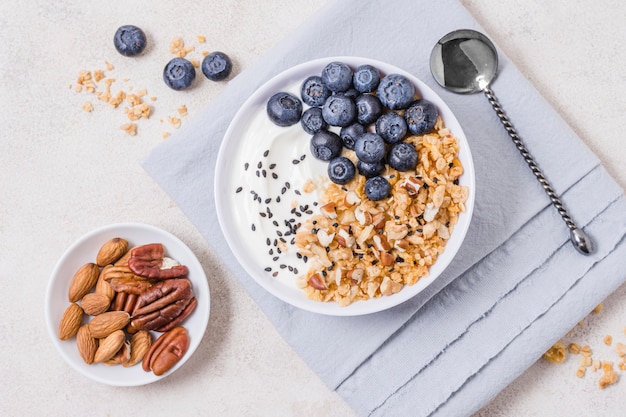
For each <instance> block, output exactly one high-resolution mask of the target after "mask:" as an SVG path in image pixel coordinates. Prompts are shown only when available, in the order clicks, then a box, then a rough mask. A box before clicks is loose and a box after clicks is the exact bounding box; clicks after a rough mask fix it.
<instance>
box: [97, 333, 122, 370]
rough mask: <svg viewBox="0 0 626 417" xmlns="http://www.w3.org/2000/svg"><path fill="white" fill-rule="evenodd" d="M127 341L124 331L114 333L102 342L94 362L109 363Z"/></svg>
mask: <svg viewBox="0 0 626 417" xmlns="http://www.w3.org/2000/svg"><path fill="white" fill-rule="evenodd" d="M92 335H93V333H92ZM125 340H126V335H125V334H124V331H123V330H116V331H114V332H112V333H111V334H109V335H108V336H107V337H105V338H104V339H102V340H101V341H100V345H99V346H98V350H97V351H96V354H95V356H94V359H93V361H94V362H96V363H99V362H105V361H108V360H109V359H111V358H112V357H113V356H114V355H115V354H116V353H117V352H118V351H119V350H120V348H121V347H122V345H123V344H124V341H125Z"/></svg>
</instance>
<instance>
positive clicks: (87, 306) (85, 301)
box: [80, 282, 111, 316]
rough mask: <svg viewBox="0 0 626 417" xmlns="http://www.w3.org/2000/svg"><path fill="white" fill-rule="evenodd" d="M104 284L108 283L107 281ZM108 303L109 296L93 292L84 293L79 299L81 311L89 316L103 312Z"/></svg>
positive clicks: (109, 302)
mask: <svg viewBox="0 0 626 417" xmlns="http://www.w3.org/2000/svg"><path fill="white" fill-rule="evenodd" d="M105 283H106V282H105ZM106 284H107V285H108V283H106ZM109 304H111V300H110V299H109V297H107V296H106V295H102V294H98V293H95V292H90V293H89V294H85V296H84V297H83V298H82V299H81V300H80V306H81V307H82V308H83V311H84V312H85V314H89V315H90V316H97V315H98V314H100V313H104V312H105V311H107V309H108V308H109Z"/></svg>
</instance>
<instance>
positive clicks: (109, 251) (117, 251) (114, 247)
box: [96, 237, 128, 266]
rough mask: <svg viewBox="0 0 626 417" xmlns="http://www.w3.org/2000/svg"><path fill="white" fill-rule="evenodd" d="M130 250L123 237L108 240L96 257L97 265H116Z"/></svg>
mask: <svg viewBox="0 0 626 417" xmlns="http://www.w3.org/2000/svg"><path fill="white" fill-rule="evenodd" d="M127 250H128V241H127V240H126V239H122V238H121V237H114V238H113V239H110V240H107V241H106V242H104V244H103V245H102V246H101V247H100V250H99V251H98V254H97V255H96V263H97V264H98V265H99V266H105V265H109V264H112V263H114V262H115V261H117V260H118V259H120V258H121V257H122V256H123V255H124V254H125V253H126V251H127Z"/></svg>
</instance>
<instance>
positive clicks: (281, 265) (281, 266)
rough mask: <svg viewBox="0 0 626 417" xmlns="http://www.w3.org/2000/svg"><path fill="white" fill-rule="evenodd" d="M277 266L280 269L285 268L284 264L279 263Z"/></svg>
mask: <svg viewBox="0 0 626 417" xmlns="http://www.w3.org/2000/svg"><path fill="white" fill-rule="evenodd" d="M278 267H279V268H280V269H285V268H287V265H285V264H280V265H279V266H278Z"/></svg>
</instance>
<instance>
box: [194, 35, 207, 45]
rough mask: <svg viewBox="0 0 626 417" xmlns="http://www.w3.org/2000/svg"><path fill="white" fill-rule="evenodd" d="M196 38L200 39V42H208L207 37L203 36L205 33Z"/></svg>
mask: <svg viewBox="0 0 626 417" xmlns="http://www.w3.org/2000/svg"><path fill="white" fill-rule="evenodd" d="M196 39H197V40H198V42H200V43H204V42H206V37H205V36H203V35H198V36H196Z"/></svg>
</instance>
